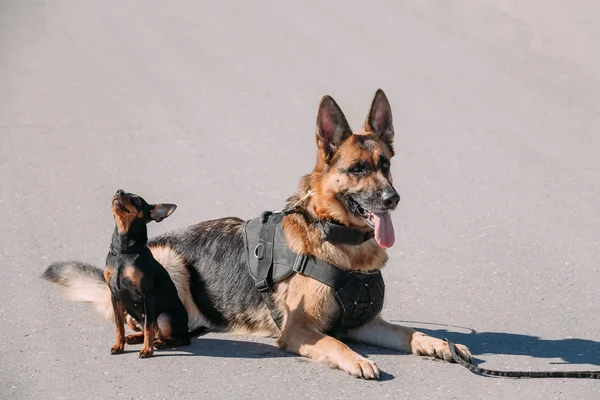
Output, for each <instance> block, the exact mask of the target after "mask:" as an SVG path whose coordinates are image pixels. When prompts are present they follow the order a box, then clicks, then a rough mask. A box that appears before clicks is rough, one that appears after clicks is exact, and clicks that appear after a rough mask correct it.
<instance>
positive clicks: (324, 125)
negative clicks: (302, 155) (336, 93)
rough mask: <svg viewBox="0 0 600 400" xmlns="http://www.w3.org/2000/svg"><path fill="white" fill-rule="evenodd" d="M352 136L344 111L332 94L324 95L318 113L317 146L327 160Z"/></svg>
mask: <svg viewBox="0 0 600 400" xmlns="http://www.w3.org/2000/svg"><path fill="white" fill-rule="evenodd" d="M350 136H352V129H350V125H348V121H346V117H345V116H344V113H343V112H342V110H341V109H340V107H339V106H338V105H337V103H336V102H335V100H333V98H331V97H330V96H323V98H322V99H321V103H320V104H319V113H318V114H317V146H319V148H320V149H321V150H322V151H323V155H324V158H325V161H329V160H331V158H332V157H333V155H334V154H335V152H336V151H337V149H338V148H339V146H340V144H342V142H343V141H344V140H346V139H347V138H349V137H350Z"/></svg>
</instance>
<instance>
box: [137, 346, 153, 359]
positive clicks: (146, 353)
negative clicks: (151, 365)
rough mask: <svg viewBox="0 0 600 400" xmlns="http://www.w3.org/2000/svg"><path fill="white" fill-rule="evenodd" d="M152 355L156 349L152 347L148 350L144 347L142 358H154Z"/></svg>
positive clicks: (141, 353) (141, 352)
mask: <svg viewBox="0 0 600 400" xmlns="http://www.w3.org/2000/svg"><path fill="white" fill-rule="evenodd" d="M152 354H154V348H152V347H150V348H149V349H147V348H145V347H144V348H143V349H142V350H141V351H140V358H150V357H152Z"/></svg>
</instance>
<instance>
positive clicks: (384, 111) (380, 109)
mask: <svg viewBox="0 0 600 400" xmlns="http://www.w3.org/2000/svg"><path fill="white" fill-rule="evenodd" d="M365 128H366V129H367V131H369V132H373V133H375V134H376V135H377V136H379V138H380V139H381V140H383V141H384V142H385V143H386V144H388V145H389V146H390V147H391V145H392V142H393V141H394V125H393V124H392V107H391V106H390V102H389V101H388V99H387V96H386V95H385V93H384V92H383V90H381V89H377V92H375V97H374V98H373V102H372V103H371V109H370V110H369V115H368V116H367V121H366V123H365Z"/></svg>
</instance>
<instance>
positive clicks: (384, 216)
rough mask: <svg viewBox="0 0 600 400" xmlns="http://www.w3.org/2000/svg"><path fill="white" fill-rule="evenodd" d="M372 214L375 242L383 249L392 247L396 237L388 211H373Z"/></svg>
mask: <svg viewBox="0 0 600 400" xmlns="http://www.w3.org/2000/svg"><path fill="white" fill-rule="evenodd" d="M372 215H373V219H372V221H373V223H374V225H375V228H374V229H375V240H376V241H377V244H378V245H379V247H382V248H384V249H386V248H390V247H392V246H393V245H394V241H395V240H396V237H395V236H394V225H393V224H392V219H391V218H390V213H388V212H383V213H373V214H372Z"/></svg>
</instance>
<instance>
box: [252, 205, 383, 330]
mask: <svg viewBox="0 0 600 400" xmlns="http://www.w3.org/2000/svg"><path fill="white" fill-rule="evenodd" d="M287 213H288V212H286V211H283V212H277V213H273V212H270V211H265V212H263V213H262V214H261V216H260V217H259V218H255V219H252V220H249V221H246V222H244V226H243V230H244V244H245V249H246V255H247V259H248V267H249V271H250V275H252V278H253V279H254V283H255V286H256V289H257V290H258V291H259V292H260V293H261V294H262V296H263V299H264V301H265V303H266V304H267V306H268V308H269V311H270V313H271V317H272V318H273V321H274V322H275V324H276V325H277V327H278V328H279V329H281V328H282V326H281V323H282V320H283V316H282V315H281V312H280V311H279V310H278V309H277V307H276V306H275V303H274V301H273V297H272V295H273V289H274V285H275V284H277V283H278V282H280V281H282V280H284V279H286V278H288V277H290V276H291V275H292V274H294V273H298V274H302V275H305V276H309V277H311V278H313V279H316V280H318V281H319V282H321V283H324V284H325V285H327V286H329V287H331V288H332V289H333V292H334V295H335V299H336V301H337V303H338V306H339V307H340V311H341V316H340V319H339V321H337V323H336V324H334V328H333V329H332V331H331V332H328V333H331V334H333V335H336V336H344V335H345V334H346V333H347V332H348V331H350V330H352V329H354V328H358V327H360V326H362V325H364V324H366V323H367V322H369V321H370V320H372V319H373V318H375V316H377V314H379V312H381V309H382V308H383V297H384V294H385V285H384V283H383V277H382V275H381V272H380V271H378V270H377V271H371V272H359V271H344V270H341V269H339V268H338V267H336V266H335V265H332V264H329V263H327V262H325V261H323V260H321V259H319V258H316V257H315V256H313V255H310V254H297V253H294V252H293V251H292V250H291V249H290V247H289V246H288V244H287V241H286V239H285V234H284V231H283V224H282V220H283V216H284V215H286V214H287ZM318 226H319V227H320V229H321V233H322V236H323V238H324V240H327V241H330V242H332V243H347V244H359V243H363V242H365V241H367V240H369V239H370V238H372V237H373V236H372V233H371V232H369V233H365V232H361V231H358V230H355V229H351V228H348V227H345V226H343V225H339V224H335V223H332V222H321V223H320V224H318Z"/></svg>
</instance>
